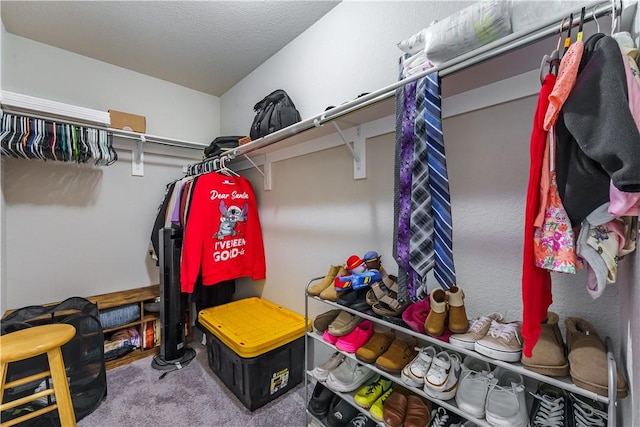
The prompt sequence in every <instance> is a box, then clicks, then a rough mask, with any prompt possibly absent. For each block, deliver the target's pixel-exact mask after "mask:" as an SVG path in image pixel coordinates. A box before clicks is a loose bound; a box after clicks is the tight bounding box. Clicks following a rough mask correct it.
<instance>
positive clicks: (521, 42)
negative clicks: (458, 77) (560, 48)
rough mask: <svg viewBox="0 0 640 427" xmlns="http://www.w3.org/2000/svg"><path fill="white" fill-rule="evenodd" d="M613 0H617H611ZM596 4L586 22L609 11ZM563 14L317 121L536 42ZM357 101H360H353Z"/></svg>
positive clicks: (552, 29)
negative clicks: (419, 80)
mask: <svg viewBox="0 0 640 427" xmlns="http://www.w3.org/2000/svg"><path fill="white" fill-rule="evenodd" d="M614 1H618V0H614ZM597 6H599V7H598V9H596V10H595V11H593V14H591V13H589V15H588V16H585V22H589V21H591V20H593V16H594V15H595V16H596V18H600V17H602V16H604V15H607V14H609V13H610V12H611V10H612V4H611V2H607V3H603V2H602V1H601V0H599V1H592V2H589V3H587V4H586V5H585V6H584V7H585V8H587V9H591V8H594V7H597ZM617 10H618V11H620V10H621V8H617ZM567 13H568V12H564V13H562V14H560V15H558V16H556V17H555V18H553V19H549V20H548V21H547V22H544V23H543V24H540V25H535V26H532V27H530V28H529V29H527V30H523V31H519V32H518V33H512V34H509V35H508V36H505V37H502V38H501V39H499V40H496V41H495V42H493V43H490V44H487V45H484V46H482V47H479V48H478V49H475V50H473V51H471V52H467V53H466V54H464V55H460V56H458V57H456V58H454V59H452V60H450V61H447V62H445V63H443V64H441V65H439V66H434V67H432V68H429V69H427V70H423V71H421V72H419V73H416V74H414V75H411V76H409V77H406V78H404V79H402V80H398V81H397V82H395V83H393V84H390V85H388V86H386V87H384V88H382V89H379V90H377V91H375V92H371V93H370V94H369V95H365V96H362V97H361V98H358V99H356V100H353V101H351V102H348V103H346V104H342V105H340V106H338V107H336V108H334V109H331V110H329V111H327V112H326V113H323V114H322V115H321V117H320V120H319V124H324V123H326V122H327V121H330V120H335V119H337V118H338V117H339V116H342V115H344V114H348V113H350V112H352V111H354V110H357V109H359V108H363V107H366V106H368V105H370V104H372V103H375V102H377V101H380V100H382V99H385V98H388V97H391V96H392V95H394V94H395V90H396V89H397V88H399V87H401V86H404V85H406V84H407V83H410V82H412V81H415V80H418V79H421V78H422V77H425V76H427V75H429V74H431V73H434V72H436V71H439V72H440V76H441V77H445V76H448V75H450V74H453V73H456V72H458V71H461V70H463V69H465V68H469V67H472V66H474V65H477V64H479V63H482V62H484V61H486V60H489V59H492V58H494V57H496V56H499V55H502V54H504V53H507V52H510V51H512V50H516V49H519V48H521V47H523V46H526V45H529V44H532V43H535V42H538V41H540V40H542V39H544V38H546V37H548V36H551V35H553V34H557V33H558V30H559V28H558V23H559V22H560V21H562V19H563V18H565V17H566V16H567ZM579 23H580V17H579V15H577V16H576V18H574V20H573V21H571V22H570V23H569V21H568V20H566V24H565V25H564V27H567V26H569V25H571V26H574V25H577V24H579ZM563 29H564V28H563ZM357 101H360V102H357ZM367 101H369V102H367ZM327 114H329V115H327Z"/></svg>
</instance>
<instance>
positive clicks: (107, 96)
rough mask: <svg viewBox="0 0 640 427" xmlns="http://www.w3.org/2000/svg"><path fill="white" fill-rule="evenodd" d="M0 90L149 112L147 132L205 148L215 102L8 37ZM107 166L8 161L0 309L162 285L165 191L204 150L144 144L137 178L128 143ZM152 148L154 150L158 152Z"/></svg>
mask: <svg viewBox="0 0 640 427" xmlns="http://www.w3.org/2000/svg"><path fill="white" fill-rule="evenodd" d="M2 88H3V89H5V90H8V91H13V92H19V93H24V94H27V95H32V96H37V97H41V98H46V99H50V100H54V101H59V102H65V103H69V104H73V105H78V106H83V107H87V108H93V109H97V110H103V111H106V110H108V109H109V108H113V109H117V110H121V111H128V112H131V113H135V114H142V115H145V116H146V118H147V133H149V134H154V135H160V136H166V137H171V138H177V139H182V140H188V141H193V142H198V143H202V144H205V145H207V144H208V143H209V142H210V141H211V140H212V139H213V138H215V137H216V136H218V135H219V128H220V122H219V114H220V112H219V107H220V105H219V104H220V102H219V98H217V97H215V96H211V95H207V94H204V93H201V92H197V91H194V90H191V89H187V88H184V87H181V86H178V85H175V84H172V83H168V82H165V81H162V80H158V79H155V78H151V77H147V76H144V75H142V74H139V73H134V72H131V71H128V70H125V69H122V68H119V67H115V66H112V65H109V64H106V63H104V62H100V61H96V60H93V59H90V58H87V57H83V56H80V55H76V54H73V53H71V52H68V51H65V50H61V49H58V48H54V47H51V46H47V45H44V44H42V43H37V42H33V41H30V40H28V39H25V38H22V37H17V36H14V35H12V34H8V33H5V32H3V34H2ZM116 143H117V147H119V149H118V154H119V161H118V162H117V163H116V164H114V165H113V166H109V167H90V166H87V165H82V166H77V165H74V164H65V163H53V162H47V163H43V162H36V161H24V160H14V159H6V158H3V159H2V175H3V176H2V196H3V200H4V202H3V206H4V209H5V211H4V212H2V214H3V215H2V227H4V229H3V232H2V244H3V245H6V246H5V247H6V251H3V252H2V262H3V265H2V267H3V268H2V276H3V277H2V279H3V280H2V282H3V283H2V311H3V312H4V310H5V309H7V308H16V307H22V306H24V305H29V304H40V303H46V302H53V301H58V300H61V299H64V298H67V297H69V296H76V295H77V296H90V295H95V294H100V293H106V292H112V291H117V290H121V289H130V288H135V287H140V286H147V285H149V284H154V283H158V272H157V268H156V267H155V265H154V263H153V262H152V261H151V260H150V258H149V256H148V254H147V247H148V244H149V238H150V235H151V227H152V225H153V221H154V219H155V215H156V210H157V208H158V206H159V204H160V202H161V201H162V198H163V195H164V188H165V185H166V184H167V183H168V182H170V181H171V180H173V179H175V178H178V177H180V176H182V165H183V164H189V163H193V162H194V161H196V160H197V159H199V158H201V157H202V151H201V150H187V149H172V148H168V147H163V146H158V145H154V144H149V143H148V144H146V145H147V148H146V152H145V164H144V171H145V175H144V176H143V177H134V176H132V175H131V152H130V151H128V148H127V147H131V146H132V141H130V140H120V139H118V138H117V140H116ZM152 151H153V152H155V154H154V153H152Z"/></svg>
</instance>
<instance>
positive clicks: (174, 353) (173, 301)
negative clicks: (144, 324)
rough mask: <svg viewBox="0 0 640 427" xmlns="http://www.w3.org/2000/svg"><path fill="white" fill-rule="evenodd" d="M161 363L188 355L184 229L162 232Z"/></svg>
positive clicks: (163, 229) (164, 230) (160, 258)
mask: <svg viewBox="0 0 640 427" xmlns="http://www.w3.org/2000/svg"><path fill="white" fill-rule="evenodd" d="M159 233H160V253H159V264H160V324H161V326H162V327H161V333H160V338H161V344H160V359H162V360H163V361H165V362H171V361H176V360H179V359H181V358H182V357H183V356H184V354H185V336H184V317H185V305H186V301H185V299H184V298H183V295H182V292H181V290H180V254H181V251H182V235H183V234H182V229H176V228H162V229H161V230H160V231H159Z"/></svg>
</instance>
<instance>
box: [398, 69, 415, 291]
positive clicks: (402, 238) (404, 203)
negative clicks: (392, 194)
mask: <svg viewBox="0 0 640 427" xmlns="http://www.w3.org/2000/svg"><path fill="white" fill-rule="evenodd" d="M400 91H402V88H401V89H398V92H400ZM397 95H399V96H398V98H400V99H398V102H397V104H396V128H398V127H399V129H397V130H399V132H398V131H396V139H397V141H396V165H395V169H396V175H395V177H396V198H395V203H394V204H395V206H394V208H395V209H394V210H395V212H397V218H396V221H395V223H394V224H395V227H396V229H397V233H394V234H397V238H396V239H394V244H395V245H394V249H395V251H394V256H395V259H396V262H397V263H398V267H399V272H398V287H399V294H400V295H401V296H407V297H408V298H409V299H410V300H412V301H413V300H415V296H416V279H417V277H416V274H415V272H414V271H413V269H412V268H411V266H410V265H409V239H410V236H411V229H410V219H411V165H412V163H413V144H414V139H415V134H414V121H415V117H416V109H415V105H416V103H415V96H416V82H410V83H407V84H406V85H405V86H404V91H403V93H398V94H397ZM405 302H408V301H405Z"/></svg>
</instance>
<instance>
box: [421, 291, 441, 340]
mask: <svg viewBox="0 0 640 427" xmlns="http://www.w3.org/2000/svg"><path fill="white" fill-rule="evenodd" d="M429 302H430V303H431V310H429V314H428V315H427V320H425V322H424V328H425V330H426V331H427V334H428V335H431V336H432V337H438V336H440V335H442V333H443V332H444V322H445V320H446V318H447V294H446V293H445V292H444V289H441V288H438V289H434V290H433V291H431V294H429Z"/></svg>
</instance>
